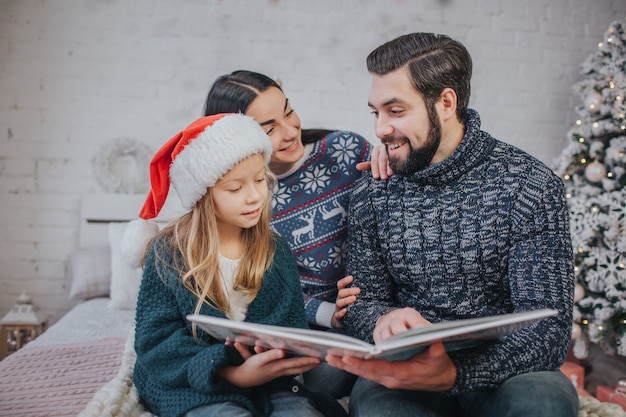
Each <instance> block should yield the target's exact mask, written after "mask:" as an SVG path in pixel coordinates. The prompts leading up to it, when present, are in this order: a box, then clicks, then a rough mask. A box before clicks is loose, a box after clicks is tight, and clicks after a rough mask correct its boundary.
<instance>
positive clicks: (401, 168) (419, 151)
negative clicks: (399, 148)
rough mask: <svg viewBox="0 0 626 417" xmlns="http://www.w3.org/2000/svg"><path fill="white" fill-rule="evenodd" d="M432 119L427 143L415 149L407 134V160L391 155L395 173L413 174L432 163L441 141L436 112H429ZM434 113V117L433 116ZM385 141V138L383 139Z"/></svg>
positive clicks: (391, 163) (404, 138) (390, 160)
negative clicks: (408, 149)
mask: <svg viewBox="0 0 626 417" xmlns="http://www.w3.org/2000/svg"><path fill="white" fill-rule="evenodd" d="M428 114H429V119H430V128H429V129H428V137H427V140H426V143H424V144H423V145H422V146H420V147H419V148H416V149H414V148H413V145H412V144H411V142H410V141H409V139H408V138H407V137H406V136H405V137H403V138H402V140H403V141H404V142H406V143H407V144H408V145H409V148H410V151H409V156H407V158H406V160H401V159H399V158H396V157H391V156H389V153H387V156H389V166H390V167H391V169H392V170H393V172H394V173H395V174H398V175H411V174H415V173H416V172H419V171H421V170H423V169H424V168H426V167H428V166H429V165H430V161H432V159H433V157H434V156H435V153H436V152H437V149H439V144H440V143H441V124H440V123H439V119H438V118H437V113H436V112H434V111H433V112H431V111H429V112H428ZM432 115H434V117H432ZM383 142H384V140H383Z"/></svg>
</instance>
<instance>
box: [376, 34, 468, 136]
mask: <svg viewBox="0 0 626 417" xmlns="http://www.w3.org/2000/svg"><path fill="white" fill-rule="evenodd" d="M405 65H406V66H407V67H408V70H409V74H410V76H411V80H412V82H413V86H414V87H415V89H416V90H417V91H419V92H420V93H421V94H422V96H423V97H424V101H425V102H426V104H427V105H433V104H434V102H435V101H437V100H438V99H439V97H440V95H441V92H442V91H443V90H444V88H447V87H449V88H451V89H453V90H454V91H455V92H456V95H457V109H456V115H457V118H458V119H459V121H460V122H461V123H463V124H465V122H466V114H467V106H468V104H469V99H470V80H471V78H472V58H471V56H470V54H469V52H468V51H467V49H466V48H465V47H464V46H463V45H462V44H461V43H460V42H458V41H455V40H454V39H451V38H450V37H448V36H446V35H437V34H433V33H410V34H407V35H403V36H400V37H398V38H396V39H394V40H392V41H389V42H387V43H385V44H383V45H381V46H379V47H378V48H376V49H375V50H373V51H372V52H371V53H370V54H369V55H368V57H367V70H368V71H369V72H370V73H372V74H377V75H384V74H387V73H389V72H392V71H395V70H397V69H400V68H402V67H404V66H405Z"/></svg>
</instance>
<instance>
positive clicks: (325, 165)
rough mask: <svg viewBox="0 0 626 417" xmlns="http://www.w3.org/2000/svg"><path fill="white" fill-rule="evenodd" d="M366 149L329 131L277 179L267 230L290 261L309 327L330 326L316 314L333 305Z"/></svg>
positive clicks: (357, 139)
mask: <svg viewBox="0 0 626 417" xmlns="http://www.w3.org/2000/svg"><path fill="white" fill-rule="evenodd" d="M371 148H372V145H371V144H370V143H369V142H368V141H367V140H366V139H365V138H363V137H362V136H360V135H357V134H355V133H353V132H347V131H335V132H332V133H329V134H328V135H326V136H325V137H324V138H322V139H320V140H318V141H317V142H315V143H313V144H310V145H307V147H306V148H305V156H304V157H303V159H302V160H301V163H300V165H299V166H297V167H294V168H293V169H292V170H291V171H289V172H288V173H286V174H284V175H282V176H278V184H277V186H276V189H275V190H274V195H273V197H272V208H273V214H272V220H271V224H272V228H273V229H274V231H276V232H277V233H278V234H280V235H281V236H282V237H283V238H284V239H286V240H287V241H288V242H289V245H290V246H291V250H292V252H293V254H294V256H295V258H296V263H297V265H298V270H299V273H300V283H301V285H302V290H303V293H304V299H305V308H306V314H307V320H308V322H309V323H312V324H316V325H319V326H328V325H329V324H330V322H329V321H328V322H327V321H326V320H322V321H320V320H319V319H320V316H319V315H318V310H319V308H320V306H321V305H322V304H323V303H324V302H330V303H333V304H334V302H335V298H336V297H337V281H338V280H340V279H341V278H343V277H344V276H345V256H346V250H347V242H346V239H347V234H348V221H347V215H348V202H349V197H350V191H351V189H352V186H353V184H354V182H355V181H356V180H357V179H358V178H360V177H361V172H360V171H358V170H357V169H356V164H357V163H359V162H364V161H369V159H370V154H371ZM333 309H334V307H333Z"/></svg>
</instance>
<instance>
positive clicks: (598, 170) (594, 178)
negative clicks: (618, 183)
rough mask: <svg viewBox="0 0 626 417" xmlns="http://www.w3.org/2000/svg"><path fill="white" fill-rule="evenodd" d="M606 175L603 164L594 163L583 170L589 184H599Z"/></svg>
mask: <svg viewBox="0 0 626 417" xmlns="http://www.w3.org/2000/svg"><path fill="white" fill-rule="evenodd" d="M605 175H606V167H605V166H604V164H602V163H600V162H598V161H594V162H592V163H590V164H589V165H587V168H585V178H587V179H588V180H589V181H591V182H594V183H595V182H600V181H602V178H604V176H605Z"/></svg>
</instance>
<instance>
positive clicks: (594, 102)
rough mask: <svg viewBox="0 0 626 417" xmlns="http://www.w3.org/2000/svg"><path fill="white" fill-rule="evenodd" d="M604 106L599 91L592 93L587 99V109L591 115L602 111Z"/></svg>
mask: <svg viewBox="0 0 626 417" xmlns="http://www.w3.org/2000/svg"><path fill="white" fill-rule="evenodd" d="M601 105H602V95H600V93H598V92H597V91H591V92H590V93H589V95H588V96H587V98H586V99H585V108H586V109H587V110H589V112H591V113H597V112H599V111H600V106H601Z"/></svg>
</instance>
